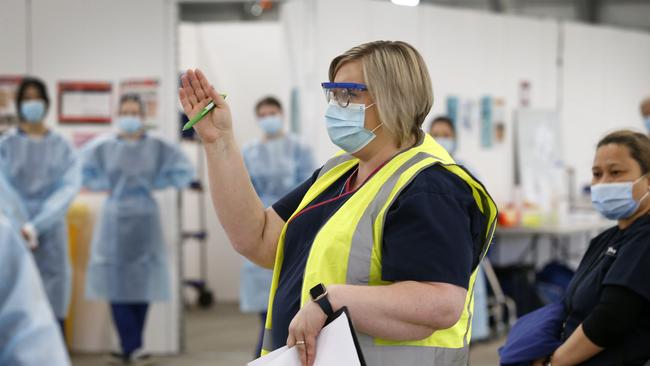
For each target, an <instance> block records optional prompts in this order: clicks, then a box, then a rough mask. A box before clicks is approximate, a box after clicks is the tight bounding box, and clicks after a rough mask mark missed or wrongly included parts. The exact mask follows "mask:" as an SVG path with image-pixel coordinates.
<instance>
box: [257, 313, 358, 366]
mask: <svg viewBox="0 0 650 366" xmlns="http://www.w3.org/2000/svg"><path fill="white" fill-rule="evenodd" d="M298 352H299V347H292V348H288V347H286V346H284V347H282V348H279V349H277V350H275V351H273V352H271V353H269V354H268V355H266V356H264V357H261V358H258V359H257V360H255V361H252V362H249V363H248V366H301V364H300V358H299V356H298ZM340 365H346V366H347V365H349V366H361V362H360V361H359V355H358V354H357V349H356V347H355V343H354V339H353V336H352V330H351V329H350V323H349V321H348V317H347V314H346V313H345V312H342V313H341V315H339V317H338V318H336V319H335V320H334V321H332V322H331V323H330V324H328V325H327V326H326V327H324V328H323V330H321V332H320V335H319V336H318V338H317V340H316V360H315V362H314V366H340Z"/></svg>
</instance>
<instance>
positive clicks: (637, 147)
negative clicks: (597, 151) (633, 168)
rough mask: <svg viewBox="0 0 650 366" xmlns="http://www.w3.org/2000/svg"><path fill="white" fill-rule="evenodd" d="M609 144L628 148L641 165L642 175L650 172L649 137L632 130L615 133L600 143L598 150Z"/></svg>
mask: <svg viewBox="0 0 650 366" xmlns="http://www.w3.org/2000/svg"><path fill="white" fill-rule="evenodd" d="M609 144H615V145H622V146H625V147H627V148H628V150H630V155H631V156H632V158H633V159H634V160H636V162H637V163H639V166H640V167H641V173H642V174H647V173H648V172H650V138H648V136H646V135H644V134H642V133H639V132H634V131H630V130H619V131H614V132H612V133H610V134H608V135H607V136H605V137H603V138H602V140H600V141H599V142H598V146H597V148H600V147H601V146H605V145H609Z"/></svg>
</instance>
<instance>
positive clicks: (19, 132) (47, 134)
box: [16, 127, 52, 139]
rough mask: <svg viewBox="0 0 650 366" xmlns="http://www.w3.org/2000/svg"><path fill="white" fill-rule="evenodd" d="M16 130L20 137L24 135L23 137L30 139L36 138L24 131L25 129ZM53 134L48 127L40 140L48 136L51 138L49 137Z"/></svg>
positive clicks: (18, 128)
mask: <svg viewBox="0 0 650 366" xmlns="http://www.w3.org/2000/svg"><path fill="white" fill-rule="evenodd" d="M16 130H17V131H18V134H19V135H22V136H25V137H29V138H34V137H32V136H30V135H29V134H28V133H27V131H25V130H23V129H22V128H20V127H16ZM51 134H52V130H50V129H49V128H47V127H46V128H45V132H44V133H43V134H42V135H41V136H40V137H39V138H38V139H42V138H45V137H46V136H49V135H51Z"/></svg>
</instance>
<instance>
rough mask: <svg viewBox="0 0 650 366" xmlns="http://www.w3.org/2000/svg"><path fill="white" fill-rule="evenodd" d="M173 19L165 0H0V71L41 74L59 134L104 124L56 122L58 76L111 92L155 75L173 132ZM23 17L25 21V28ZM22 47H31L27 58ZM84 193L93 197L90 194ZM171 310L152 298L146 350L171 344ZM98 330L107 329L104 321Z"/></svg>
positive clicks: (174, 316) (173, 305)
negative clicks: (108, 86)
mask: <svg viewBox="0 0 650 366" xmlns="http://www.w3.org/2000/svg"><path fill="white" fill-rule="evenodd" d="M27 4H31V11H30V12H29V13H28V12H27V10H25V9H30V7H28V6H26V5H27ZM175 21H176V4H175V2H174V1H173V0H141V1H129V0H94V1H84V0H57V1H50V0H31V1H30V2H29V3H28V2H27V1H25V0H10V1H8V2H7V1H4V0H3V1H2V3H0V48H1V49H3V50H4V51H3V52H2V57H0V74H6V73H16V72H18V73H22V72H27V73H30V74H33V75H36V76H38V77H41V78H43V79H44V80H45V81H46V83H47V84H48V87H49V91H50V94H51V98H52V101H53V103H52V108H51V109H50V112H49V115H48V120H47V123H48V124H49V125H50V126H51V127H52V128H54V129H56V130H58V131H60V132H63V133H64V134H65V135H67V136H71V135H72V134H73V133H74V132H77V131H95V132H105V131H109V130H110V128H109V127H108V128H107V127H91V126H60V125H58V124H57V121H56V113H57V108H56V97H57V93H56V85H57V82H58V81H60V80H75V81H76V80H88V81H110V82H113V83H114V88H115V89H114V90H115V92H117V83H118V81H119V80H121V79H125V78H131V77H151V78H156V79H159V80H160V82H161V88H160V91H161V100H160V106H161V111H160V115H161V116H162V117H161V119H160V124H159V126H160V127H159V128H158V130H157V132H158V133H160V134H162V135H165V136H168V137H170V138H173V139H175V138H176V133H175V131H176V130H177V122H176V121H177V120H176V116H177V115H176V105H177V102H176V96H175V91H176V79H175V72H176V68H175V65H174V64H175V52H174V51H175V50H174V44H175V42H174V39H175V38H174V37H175V32H174V29H175V28H174V25H175ZM27 24H31V27H29V28H28V29H26V25H27ZM7 50H11V52H7ZM14 50H15V52H14ZM26 50H29V52H30V54H31V57H30V58H29V59H27V56H26V55H27V54H28V53H27V51H26ZM115 95H117V94H116V93H115ZM174 197H175V194H174V193H173V192H167V193H164V194H161V195H160V197H159V198H160V200H159V203H160V205H161V213H162V220H163V227H164V228H165V238H166V240H167V244H168V252H169V254H170V265H171V275H172V284H173V287H172V294H173V295H176V294H177V293H178V281H177V280H176V279H177V277H178V273H177V270H176V269H177V266H176V258H177V255H176V250H177V243H178V241H177V232H176V227H177V224H176V221H177V220H176V204H175V199H174ZM88 200H89V201H90V202H96V201H97V200H96V199H94V198H92V197H91V198H88ZM96 208H97V207H96V206H95V209H96ZM179 311H180V308H179V301H178V296H174V298H173V299H172V301H171V302H169V303H165V304H156V305H154V306H153V308H152V309H151V312H150V314H149V317H148V322H147V329H146V335H145V340H146V347H147V349H148V350H150V351H153V352H176V351H178V349H179V342H178V341H179V329H178V323H179ZM89 325H90V326H92V325H94V327H92V328H95V329H92V330H97V328H101V327H102V326H106V327H109V322H105V323H100V322H99V321H98V322H97V323H94V324H89ZM89 329H91V328H89ZM98 331H101V332H108V331H109V329H106V328H104V329H99V330H98ZM110 331H111V332H112V327H110ZM89 338H92V337H89ZM100 338H101V337H97V339H100ZM77 346H78V345H76V346H75V349H80V350H85V351H90V350H108V349H113V348H114V346H115V345H111V344H106V343H105V342H104V343H97V342H92V341H90V342H84V343H83V344H81V345H80V346H79V347H77Z"/></svg>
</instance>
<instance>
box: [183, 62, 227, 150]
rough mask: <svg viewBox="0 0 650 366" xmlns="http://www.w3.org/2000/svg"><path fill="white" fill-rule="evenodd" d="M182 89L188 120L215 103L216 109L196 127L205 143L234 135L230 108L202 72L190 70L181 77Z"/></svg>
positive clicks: (184, 109) (184, 108)
mask: <svg viewBox="0 0 650 366" xmlns="http://www.w3.org/2000/svg"><path fill="white" fill-rule="evenodd" d="M181 83H182V87H181V88H179V89H178V97H179V99H180V101H181V104H182V106H183V111H184V112H185V115H187V117H188V118H190V119H191V118H192V117H194V116H195V115H197V114H198V113H199V112H200V111H201V110H202V109H203V108H205V106H207V105H208V103H210V101H214V103H215V104H216V108H215V109H213V110H212V112H210V114H208V115H207V116H205V117H204V118H203V120H201V121H200V122H199V123H197V124H195V125H194V130H196V132H197V133H198V134H199V137H200V138H201V140H202V141H203V142H204V143H206V144H207V143H213V142H215V141H217V140H219V139H220V138H223V137H224V136H229V135H232V117H231V115H230V107H229V106H228V104H226V101H225V100H224V99H223V97H222V96H221V94H219V93H217V91H216V90H215V88H214V86H212V84H210V82H208V79H207V78H206V77H205V75H204V74H203V73H202V72H201V70H199V69H196V70H192V69H189V70H187V72H186V73H185V74H184V75H183V76H182V77H181Z"/></svg>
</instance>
